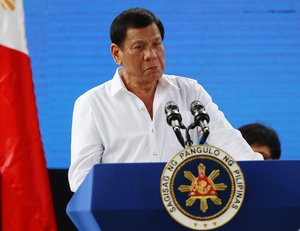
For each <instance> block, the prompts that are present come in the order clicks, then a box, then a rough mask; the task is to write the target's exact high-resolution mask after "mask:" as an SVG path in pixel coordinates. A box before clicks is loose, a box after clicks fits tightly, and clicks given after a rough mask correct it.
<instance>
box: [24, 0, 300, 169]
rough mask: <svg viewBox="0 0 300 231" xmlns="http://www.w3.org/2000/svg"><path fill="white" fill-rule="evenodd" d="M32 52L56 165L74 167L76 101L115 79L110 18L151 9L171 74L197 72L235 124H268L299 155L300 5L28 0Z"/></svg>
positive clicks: (285, 153) (241, 0)
mask: <svg viewBox="0 0 300 231" xmlns="http://www.w3.org/2000/svg"><path fill="white" fill-rule="evenodd" d="M24 6H25V15H26V29H27V40H28V48H29V53H30V57H31V62H32V69H33V76H34V83H35V92H36V97H37V104H38V112H39V120H40V127H41V132H42V138H43V144H44V149H45V153H46V159H47V166H48V167H49V168H67V167H68V166H69V162H70V131H71V121H72V110H73V105H74V101H75V100H76V98H77V97H78V96H79V95H81V94H82V93H84V92H85V91H87V90H88V89H90V88H92V87H94V86H97V85H99V84H101V83H103V82H105V81H107V80H109V79H111V78H112V76H113V74H114V72H115V68H116V65H115V63H114V62H113V60H112V57H111V55H110V52H109V46H110V39H109V28H110V24H111V22H112V20H113V18H114V17H115V16H116V15H117V14H119V13H120V12H121V11H123V10H124V9H126V8H129V7H136V6H138V7H145V8H148V9H150V10H152V11H153V12H154V13H156V14H157V16H158V17H159V18H160V19H161V20H162V21H163V23H164V26H165V30H166V35H165V39H164V46H165V50H166V65H167V66H166V70H165V73H167V74H176V75H182V76H186V77H190V78H195V79H197V80H198V82H199V83H200V84H202V85H203V86H204V88H205V89H206V90H207V91H208V92H209V93H210V95H211V96H212V98H213V100H214V101H215V102H216V103H217V104H218V106H219V107H220V109H221V110H222V111H223V112H224V113H225V115H226V117H227V119H228V120H229V121H230V122H231V124H232V125H233V126H234V127H236V128H237V127H239V126H241V125H244V124H246V123H252V122H262V123H265V124H267V125H269V126H271V127H273V128H274V129H275V130H276V131H277V132H278V135H279V137H280V139H281V143H282V158H281V159H300V155H299V150H300V142H299V133H300V132H299V130H300V124H299V121H298V120H299V114H300V113H299V112H300V109H299V105H300V93H299V85H300V84H299V83H300V14H299V12H300V1H298V0H282V1H279V0H260V1H258V0H252V1H245V0H226V1H224V0H223V1H222V0H201V1H200V0H194V1H182V0H180V1H170V0H166V1H141V0H138V1H135V0H131V1H105V0H101V1H91V0H86V1H79V0H72V1H71V0H64V1H62V0H59V1H58V0H51V1H42V0H41V1H36V0H25V2H24Z"/></svg>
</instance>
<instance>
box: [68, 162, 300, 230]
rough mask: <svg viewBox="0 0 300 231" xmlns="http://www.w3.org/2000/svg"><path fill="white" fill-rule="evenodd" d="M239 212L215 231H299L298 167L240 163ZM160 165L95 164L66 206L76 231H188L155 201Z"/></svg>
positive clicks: (159, 201)
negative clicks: (243, 185)
mask: <svg viewBox="0 0 300 231" xmlns="http://www.w3.org/2000/svg"><path fill="white" fill-rule="evenodd" d="M238 163H239V165H240V167H241V169H242V171H243V173H244V177H245V182H246V195H245V199H244V203H243V205H242V208H241V209H240V211H239V212H238V214H237V215H236V216H235V217H234V218H233V219H232V220H231V221H229V222H228V223H227V224H225V225H224V226H222V227H220V228H218V229H217V230H231V231H232V230H243V231H248V230H249V231H250V230H251V231H253V230H255V231H260V230H262V231H265V230H272V231H277V230H278V231H283V230H284V231H285V230H287V231H289V230H291V231H298V230H300V161H279V160H276V161H275V160H274V161H240V162H238ZM164 166H165V163H126V164H119V163H118V164H99V165H95V166H94V167H93V169H92V170H91V171H90V173H89V174H88V176H87V177H86V179H85V180H84V182H83V183H82V184H81V186H80V187H79V189H78V190H77V192H76V193H75V194H74V195H73V197H72V198H71V200H70V202H69V203H68V206H67V214H68V215H69V217H70V218H71V220H72V221H73V223H74V224H75V226H76V227H77V228H78V230H80V231H85V230H87V231H96V230H97V231H121V230H122V231H126V230H128V231H129V230H130V231H148V230H149V231H150V230H151V231H160V230H166V231H169V230H172V231H177V230H178V231H181V230H190V229H187V228H185V227H183V226H181V225H180V224H178V223H177V222H176V221H175V220H173V219H172V218H171V217H170V216H169V214H168V213H167V211H165V208H164V206H163V203H162V200H161V197H160V177H161V174H162V171H163V169H164Z"/></svg>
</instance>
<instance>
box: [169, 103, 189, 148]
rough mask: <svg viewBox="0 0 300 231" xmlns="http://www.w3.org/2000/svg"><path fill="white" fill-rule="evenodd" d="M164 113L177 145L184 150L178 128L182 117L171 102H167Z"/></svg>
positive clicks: (180, 125) (175, 105)
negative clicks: (177, 142)
mask: <svg viewBox="0 0 300 231" xmlns="http://www.w3.org/2000/svg"><path fill="white" fill-rule="evenodd" d="M165 113H166V116H167V123H168V124H169V125H170V126H171V127H172V129H173V131H174V132H175V134H176V137H177V139H178V141H179V143H180V144H181V145H182V146H183V147H184V148H185V144H184V139H183V137H182V134H181V132H180V128H181V127H182V124H181V122H182V117H181V115H180V113H179V108H178V106H177V104H176V103H174V102H173V101H169V102H167V103H166V105H165Z"/></svg>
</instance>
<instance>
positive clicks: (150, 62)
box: [113, 23, 165, 83]
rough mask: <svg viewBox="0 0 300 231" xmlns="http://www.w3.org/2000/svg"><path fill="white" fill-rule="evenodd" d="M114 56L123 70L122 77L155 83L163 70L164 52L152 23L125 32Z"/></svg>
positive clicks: (159, 36) (157, 32) (158, 34)
mask: <svg viewBox="0 0 300 231" xmlns="http://www.w3.org/2000/svg"><path fill="white" fill-rule="evenodd" d="M116 49H117V52H116V53H115V55H117V57H115V56H114V54H113V56H114V58H115V60H116V58H117V59H118V62H119V64H120V65H122V66H123V69H124V73H123V74H124V77H125V78H127V79H131V80H133V79H134V80H136V81H141V82H145V83H150V82H154V81H157V80H158V79H159V78H160V77H161V76H162V74H163V71H164V68H165V60H164V59H165V58H164V56H165V52H164V47H163V43H162V38H161V35H160V32H159V29H158V28H157V26H156V25H155V24H154V23H153V24H151V25H149V26H147V27H144V28H132V29H128V30H127V32H126V37H125V40H124V42H123V46H122V47H117V48H116Z"/></svg>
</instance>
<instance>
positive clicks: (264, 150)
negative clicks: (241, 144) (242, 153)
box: [251, 144, 272, 160]
mask: <svg viewBox="0 0 300 231" xmlns="http://www.w3.org/2000/svg"><path fill="white" fill-rule="evenodd" d="M251 148H252V149H253V151H255V152H259V153H260V154H262V155H263V157H264V159H265V160H271V159H272V154H271V149H270V148H269V147H268V146H266V145H260V144H252V145H251Z"/></svg>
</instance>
